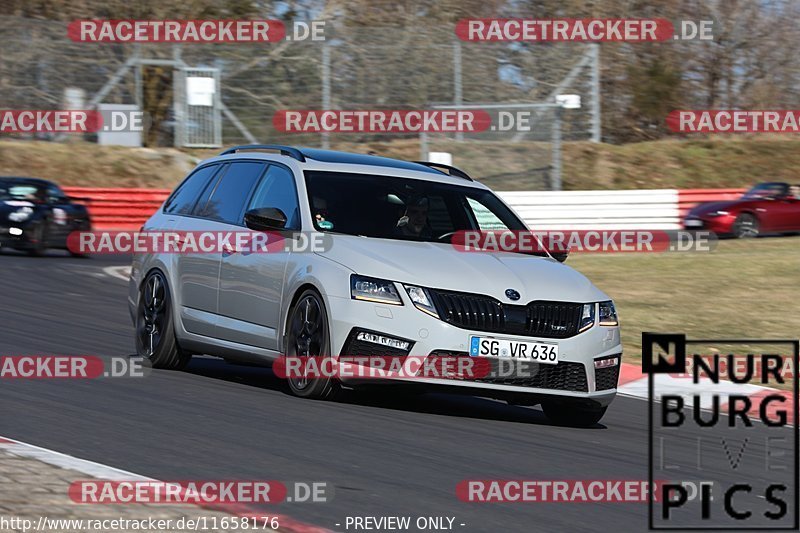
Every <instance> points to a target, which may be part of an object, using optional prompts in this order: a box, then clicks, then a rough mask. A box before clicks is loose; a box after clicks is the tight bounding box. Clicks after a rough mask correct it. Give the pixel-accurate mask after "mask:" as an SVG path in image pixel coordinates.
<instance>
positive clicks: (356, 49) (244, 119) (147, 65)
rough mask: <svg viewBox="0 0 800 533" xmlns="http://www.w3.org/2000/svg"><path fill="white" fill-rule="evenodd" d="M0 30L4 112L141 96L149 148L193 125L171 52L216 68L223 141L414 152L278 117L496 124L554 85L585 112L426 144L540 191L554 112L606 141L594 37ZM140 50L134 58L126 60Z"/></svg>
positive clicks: (552, 91) (386, 139)
mask: <svg viewBox="0 0 800 533" xmlns="http://www.w3.org/2000/svg"><path fill="white" fill-rule="evenodd" d="M0 39H2V42H3V57H2V60H1V61H0V99H1V100H2V102H3V107H5V108H8V109H55V108H63V107H64V106H65V105H67V103H68V102H67V101H66V100H68V98H67V93H69V94H72V95H73V96H72V99H73V100H74V94H75V92H76V90H77V91H78V93H79V94H83V95H85V101H86V102H89V103H91V102H92V101H93V99H96V98H97V97H98V96H101V101H102V102H103V103H117V104H136V105H138V106H139V107H140V108H141V109H143V110H144V111H145V112H146V113H147V114H148V116H149V117H150V127H149V129H148V131H147V132H146V134H145V135H144V143H145V144H146V145H148V146H165V145H166V146H171V145H174V144H178V145H180V144H181V142H182V141H181V139H183V138H188V137H190V136H191V133H192V131H193V128H196V127H199V126H198V125H197V124H193V123H192V120H191V118H187V117H186V115H185V114H184V113H181V112H180V110H181V109H182V107H184V106H183V104H184V103H185V102H181V101H179V100H180V99H181V98H182V96H181V93H180V90H179V91H176V90H175V87H179V88H180V87H182V85H181V83H180V81H181V80H179V79H178V78H177V76H178V74H177V70H178V69H177V68H176V65H177V64H178V63H174V64H172V63H170V62H171V61H173V62H180V64H182V65H183V66H184V67H186V68H190V69H214V70H215V71H218V74H219V88H220V95H219V99H220V103H221V105H222V106H224V108H225V109H226V111H227V112H225V113H222V114H221V117H222V119H221V121H222V123H221V125H219V127H220V128H221V138H222V142H223V143H224V144H226V145H228V144H238V143H247V142H252V141H253V140H257V141H258V142H269V143H286V144H299V145H308V146H320V145H330V146H333V147H343V148H348V147H352V146H354V145H363V144H364V143H373V144H375V143H377V144H378V145H385V149H386V150H387V151H388V152H390V153H391V154H392V155H399V156H404V157H407V158H418V157H419V155H420V151H421V146H420V140H419V136H418V135H417V134H416V133H408V134H389V133H330V134H327V135H321V134H319V133H314V134H311V133H286V132H282V131H279V130H278V129H276V128H275V127H274V125H273V122H272V119H273V116H274V115H275V114H276V112H278V111H281V110H287V109H326V108H331V109H390V110H395V109H428V108H431V107H433V106H437V105H443V104H452V105H462V106H474V107H475V108H480V107H481V106H482V105H492V106H495V108H494V109H493V111H492V112H491V113H492V120H493V125H495V124H497V125H500V120H501V119H500V117H499V114H501V111H502V109H501V108H497V106H498V105H500V104H509V105H510V106H513V105H517V104H521V103H530V104H542V103H546V104H552V103H554V102H555V96H556V95H558V94H565V93H569V94H576V95H579V96H580V98H581V103H582V105H581V107H580V108H579V109H569V110H562V111H561V112H559V113H556V112H555V111H554V109H553V108H552V107H549V108H542V109H540V110H538V111H534V112H533V113H532V117H531V119H530V122H529V124H528V128H527V129H526V130H525V131H520V130H519V129H518V126H517V125H515V127H514V128H512V129H504V128H502V127H498V128H493V129H491V130H487V131H484V132H481V133H477V134H470V133H467V134H464V135H461V134H441V135H432V136H430V138H429V139H428V149H429V150H431V151H449V152H451V153H453V154H454V161H455V163H456V164H458V165H459V166H463V167H464V168H465V169H466V170H467V171H468V172H471V173H474V174H476V175H477V176H479V177H481V178H482V179H485V180H487V181H491V179H492V178H501V177H502V179H504V180H508V179H511V180H513V179H520V180H528V181H531V182H532V184H531V187H530V188H542V189H546V188H549V187H550V183H551V179H550V177H549V176H548V171H549V170H552V168H553V167H554V161H553V157H554V153H557V151H554V149H553V148H554V147H553V146H552V142H553V130H554V125H555V124H554V121H556V120H558V121H559V124H558V130H559V134H560V138H562V139H564V140H590V139H593V140H597V138H598V136H599V120H600V117H599V102H598V100H599V93H598V83H599V81H598V79H597V66H598V61H599V59H598V55H597V54H593V53H592V48H591V46H592V45H587V44H578V43H468V42H461V41H459V40H458V39H457V38H456V37H455V34H454V32H453V31H452V29H442V30H441V31H437V32H433V31H427V32H422V30H420V29H419V28H355V29H353V28H347V29H346V30H345V29H341V28H335V27H332V26H331V27H326V29H325V41H324V42H320V41H281V42H276V43H260V44H243V43H237V44H183V45H180V46H176V45H166V44H119V43H82V42H74V41H72V40H70V39H69V38H68V37H67V25H66V24H64V23H60V22H52V21H39V20H32V19H25V18H16V17H0ZM132 58H135V59H138V60H140V61H139V62H138V63H136V64H133V65H132V64H131V60H132ZM101 90H103V92H102V93H101ZM176 95H177V99H176ZM513 109H514V108H513V107H509V110H508V113H509V114H510V113H512V110H513ZM176 110H177V111H176ZM495 121H497V122H495ZM182 128H183V129H182ZM181 131H183V134H182V135H180V136H179V137H177V138H176V133H180V132H181ZM176 141H177V142H176ZM499 161H503V165H498V162H499Z"/></svg>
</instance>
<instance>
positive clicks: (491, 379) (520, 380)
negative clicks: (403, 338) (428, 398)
mask: <svg viewBox="0 0 800 533" xmlns="http://www.w3.org/2000/svg"><path fill="white" fill-rule="evenodd" d="M468 356H469V354H468V353H467V352H450V351H444V350H437V351H434V352H431V354H430V357H468ZM486 359H487V360H489V361H490V365H491V369H490V371H489V373H488V375H487V377H481V378H476V379H473V380H471V381H476V382H480V383H491V384H494V385H512V386H515V387H532V388H537V389H550V390H562V391H572V392H588V391H589V383H588V381H587V379H586V367H585V366H584V365H583V364H581V363H571V362H566V361H562V362H560V363H558V364H555V365H541V364H538V363H530V364H529V365H527V366H526V368H527V372H525V375H513V372H508V371H507V368H506V371H501V368H500V360H499V359H497V358H493V357H487V358H486ZM508 374H512V375H508Z"/></svg>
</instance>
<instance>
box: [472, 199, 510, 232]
mask: <svg viewBox="0 0 800 533" xmlns="http://www.w3.org/2000/svg"><path fill="white" fill-rule="evenodd" d="M467 203H468V204H469V207H470V209H472V213H473V215H474V217H475V220H476V222H477V223H478V227H479V228H480V229H481V230H483V231H491V230H507V229H509V228H508V226H506V225H505V224H503V221H502V220H500V218H498V216H497V215H495V214H494V213H492V211H491V210H490V209H489V208H488V207H486V206H485V205H483V204H482V203H481V202H479V201H478V200H476V199H475V198H467Z"/></svg>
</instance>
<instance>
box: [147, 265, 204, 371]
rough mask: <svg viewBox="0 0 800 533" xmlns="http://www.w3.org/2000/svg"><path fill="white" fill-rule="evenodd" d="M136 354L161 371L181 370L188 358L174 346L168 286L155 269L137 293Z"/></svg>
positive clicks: (176, 344) (178, 347)
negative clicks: (161, 369)
mask: <svg viewBox="0 0 800 533" xmlns="http://www.w3.org/2000/svg"><path fill="white" fill-rule="evenodd" d="M136 354H137V355H138V356H139V357H143V358H145V359H147V360H148V361H150V363H151V364H152V366H153V368H163V369H165V370H182V369H183V368H185V367H186V365H187V364H189V361H190V360H191V359H192V356H191V354H186V353H184V352H183V351H181V348H180V346H178V340H177V339H176V338H175V324H174V320H173V316H172V299H171V297H170V291H169V285H168V284H167V279H166V278H165V277H164V274H162V273H161V272H159V271H157V270H156V271H153V272H151V273H150V274H148V275H147V277H146V278H145V280H144V283H142V288H141V290H140V293H139V306H138V308H137V311H136Z"/></svg>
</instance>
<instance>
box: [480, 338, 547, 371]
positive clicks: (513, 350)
mask: <svg viewBox="0 0 800 533" xmlns="http://www.w3.org/2000/svg"><path fill="white" fill-rule="evenodd" d="M469 354H470V355H471V356H472V357H500V358H507V359H520V360H525V361H534V362H537V363H543V364H547V365H555V364H558V345H557V344H548V343H544V342H528V341H517V340H512V339H496V338H494V337H477V336H471V337H470V338H469Z"/></svg>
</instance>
